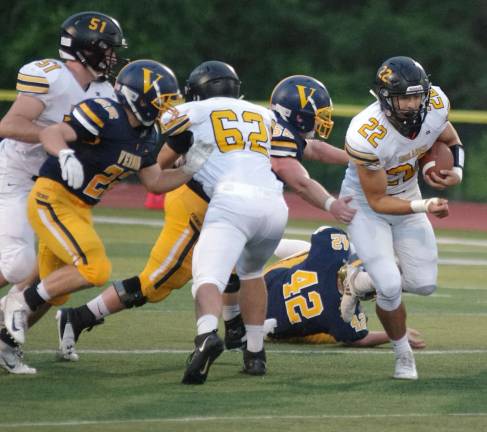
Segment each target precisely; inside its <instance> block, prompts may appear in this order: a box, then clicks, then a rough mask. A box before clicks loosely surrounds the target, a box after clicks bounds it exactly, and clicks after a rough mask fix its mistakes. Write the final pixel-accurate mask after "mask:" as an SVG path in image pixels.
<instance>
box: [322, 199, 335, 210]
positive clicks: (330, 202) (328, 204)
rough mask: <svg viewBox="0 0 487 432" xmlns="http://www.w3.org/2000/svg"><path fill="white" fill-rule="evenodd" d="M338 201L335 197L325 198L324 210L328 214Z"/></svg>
mask: <svg viewBox="0 0 487 432" xmlns="http://www.w3.org/2000/svg"><path fill="white" fill-rule="evenodd" d="M335 201H336V198H335V197H333V196H331V195H330V196H328V197H326V198H325V204H324V206H323V207H324V208H325V210H326V211H327V212H329V211H330V208H331V205H332V204H333V203H334V202H335Z"/></svg>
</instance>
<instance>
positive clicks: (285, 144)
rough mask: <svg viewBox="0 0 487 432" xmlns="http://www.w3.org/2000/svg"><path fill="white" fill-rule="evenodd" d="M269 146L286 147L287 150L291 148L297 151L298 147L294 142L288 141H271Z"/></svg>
mask: <svg viewBox="0 0 487 432" xmlns="http://www.w3.org/2000/svg"><path fill="white" fill-rule="evenodd" d="M271 146H272V147H278V148H281V147H287V148H292V149H297V148H298V145H297V144H296V143H295V142H290V141H279V140H272V141H271Z"/></svg>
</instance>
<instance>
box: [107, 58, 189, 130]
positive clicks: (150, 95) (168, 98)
mask: <svg viewBox="0 0 487 432" xmlns="http://www.w3.org/2000/svg"><path fill="white" fill-rule="evenodd" d="M115 93H116V94H117V97H118V99H119V101H120V103H122V104H123V105H125V106H127V107H128V108H129V109H130V110H131V111H132V112H133V113H134V115H135V117H137V119H138V120H139V121H140V122H141V123H142V124H143V125H144V126H152V125H153V124H154V122H155V120H156V119H157V118H159V116H160V115H161V114H163V113H164V112H166V111H174V113H177V111H176V109H175V108H174V107H173V105H175V104H177V103H178V102H180V101H181V93H180V91H179V85H178V80H177V78H176V76H175V75H174V72H173V71H172V70H171V69H169V68H168V67H167V66H164V65H163V64H161V63H158V62H156V61H154V60H136V61H133V62H130V63H129V64H128V65H126V66H125V67H124V68H123V69H122V70H121V71H120V73H119V74H118V76H117V80H116V81H115Z"/></svg>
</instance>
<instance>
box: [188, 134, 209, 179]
mask: <svg viewBox="0 0 487 432" xmlns="http://www.w3.org/2000/svg"><path fill="white" fill-rule="evenodd" d="M214 149H215V147H214V145H213V143H207V142H203V141H200V142H198V141H195V142H194V143H193V145H192V146H191V147H190V148H189V150H188V152H187V153H186V154H185V155H184V159H185V164H184V165H183V166H182V169H183V171H184V172H185V173H186V174H194V173H195V172H196V171H198V170H199V169H200V168H201V167H202V166H203V165H204V164H205V162H206V161H207V160H208V158H209V157H210V155H211V153H213V150H214Z"/></svg>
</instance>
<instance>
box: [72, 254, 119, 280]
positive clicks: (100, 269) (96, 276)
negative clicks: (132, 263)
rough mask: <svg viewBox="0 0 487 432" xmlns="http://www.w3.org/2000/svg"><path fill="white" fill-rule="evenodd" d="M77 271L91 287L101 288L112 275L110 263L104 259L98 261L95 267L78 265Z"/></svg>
mask: <svg viewBox="0 0 487 432" xmlns="http://www.w3.org/2000/svg"><path fill="white" fill-rule="evenodd" d="M78 270H79V272H80V273H81V274H82V275H83V277H84V278H85V279H86V280H87V281H88V282H90V283H91V284H92V285H94V286H103V285H105V284H106V283H107V282H108V280H109V279H110V275H111V274H112V263H111V262H110V260H109V259H108V258H106V259H105V260H98V261H97V263H96V264H95V265H80V266H78Z"/></svg>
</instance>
